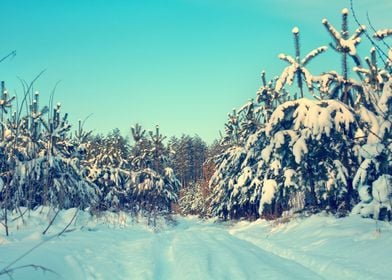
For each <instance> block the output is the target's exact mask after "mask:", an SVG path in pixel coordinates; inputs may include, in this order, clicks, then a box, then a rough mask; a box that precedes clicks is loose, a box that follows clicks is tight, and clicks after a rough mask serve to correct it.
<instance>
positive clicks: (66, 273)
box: [0, 212, 392, 280]
mask: <svg viewBox="0 0 392 280" xmlns="http://www.w3.org/2000/svg"><path fill="white" fill-rule="evenodd" d="M69 216H72V213H71V212H70V213H68V214H66V215H64V217H63V218H61V219H59V221H58V225H57V227H56V225H55V226H53V230H52V231H53V232H57V231H58V230H59V229H61V228H62V226H63V225H64V223H65V222H66V221H67V220H68V218H69ZM40 219H41V218H37V220H36V221H35V222H34V219H31V221H30V222H28V223H27V224H25V225H23V227H24V228H23V229H22V230H14V231H13V234H12V236H10V237H9V238H4V236H0V268H1V267H2V266H3V265H4V264H6V263H9V262H10V261H11V260H13V259H14V258H16V257H17V256H19V255H21V254H22V253H23V252H25V251H26V250H28V249H29V248H31V247H33V246H34V245H35V244H37V243H39V242H40V241H42V240H43V237H42V236H41V235H40V232H41V231H42V228H45V226H46V224H45V222H44V221H43V220H42V219H41V220H40ZM178 221H179V222H178V224H177V225H176V226H170V227H167V228H165V229H164V230H161V231H160V232H153V231H152V230H151V229H149V228H147V227H145V226H143V225H141V224H132V223H128V225H127V226H126V227H124V228H119V224H117V225H116V226H115V228H113V224H110V223H106V222H104V223H102V221H100V222H97V221H91V218H90V221H89V222H87V225H85V226H82V225H83V224H86V219H85V220H83V218H82V219H80V220H79V224H78V225H74V226H75V229H76V230H75V231H72V232H70V233H67V234H65V235H64V236H62V237H60V238H55V239H53V240H49V241H47V242H46V243H44V244H43V245H42V247H40V248H38V249H37V250H35V251H33V252H32V253H31V254H30V255H28V256H27V257H26V258H24V259H23V260H22V261H20V262H19V263H18V264H19V265H23V264H31V263H33V264H37V265H43V266H45V267H47V268H50V269H52V270H54V271H56V272H57V273H58V274H59V275H61V277H59V276H56V275H54V274H51V273H45V274H43V273H42V272H41V271H34V270H32V269H25V270H18V271H16V272H15V273H14V274H13V277H14V279H203V280H204V279H235V280H237V279H386V276H388V275H390V274H391V272H392V269H391V268H390V265H389V263H390V262H391V261H392V260H391V256H390V254H389V251H388V248H390V246H391V245H392V228H391V226H390V225H387V224H386V225H385V226H384V228H383V229H382V232H383V233H382V234H381V236H380V237H375V236H374V234H373V233H374V232H373V223H372V222H368V223H367V222H366V221H365V222H364V220H355V219H348V220H346V221H344V220H343V219H341V220H336V219H333V218H327V217H326V218H324V217H319V218H317V217H315V218H309V219H306V220H304V221H301V222H297V221H293V222H291V223H289V224H286V225H280V226H279V225H278V226H273V225H271V223H269V222H266V221H257V222H255V223H247V222H243V223H239V224H237V225H234V226H229V225H222V224H214V223H212V222H201V221H199V220H198V219H195V218H190V219H184V218H179V220H178ZM19 227H21V226H20V225H19ZM383 250H384V251H383ZM369 256H372V259H371V260H370V259H369ZM0 279H8V277H6V276H3V277H1V276H0Z"/></svg>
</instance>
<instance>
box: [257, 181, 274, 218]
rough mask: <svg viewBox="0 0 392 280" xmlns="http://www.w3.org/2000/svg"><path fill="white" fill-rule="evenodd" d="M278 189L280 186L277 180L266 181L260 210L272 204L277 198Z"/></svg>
mask: <svg viewBox="0 0 392 280" xmlns="http://www.w3.org/2000/svg"><path fill="white" fill-rule="evenodd" d="M277 188H278V184H277V183H276V181H275V180H273V179H268V180H265V181H264V185H263V192H262V195H261V201H260V208H262V207H263V206H264V204H271V203H272V200H273V199H274V197H275V191H276V189H277ZM261 212H262V211H261ZM261 212H260V213H261Z"/></svg>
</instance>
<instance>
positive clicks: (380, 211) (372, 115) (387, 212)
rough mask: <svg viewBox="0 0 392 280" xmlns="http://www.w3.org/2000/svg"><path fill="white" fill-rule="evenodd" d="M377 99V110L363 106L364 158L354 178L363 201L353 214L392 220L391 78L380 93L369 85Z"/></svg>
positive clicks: (360, 153) (361, 148)
mask: <svg viewBox="0 0 392 280" xmlns="http://www.w3.org/2000/svg"><path fill="white" fill-rule="evenodd" d="M368 90H370V91H373V92H372V93H371V94H370V95H371V96H373V97H375V98H377V100H376V102H377V103H376V104H375V106H374V107H373V108H375V110H374V111H371V110H369V109H367V108H366V107H365V106H364V107H362V108H361V110H360V111H359V114H360V116H361V124H362V126H363V131H364V133H362V134H363V135H364V136H363V137H362V139H363V145H362V146H361V147H360V149H359V158H360V159H361V160H362V162H361V164H360V166H359V168H358V171H357V173H356V175H355V177H354V187H355V188H356V189H357V190H358V193H359V197H360V200H361V201H360V203H359V204H358V205H357V206H356V207H355V208H354V209H353V213H356V214H360V215H362V216H364V217H372V218H375V219H381V220H385V219H387V220H391V219H392V175H391V174H392V141H391V139H392V78H390V79H389V81H388V82H387V83H385V84H384V87H383V90H382V93H381V94H378V93H377V92H375V91H377V88H371V87H369V88H368Z"/></svg>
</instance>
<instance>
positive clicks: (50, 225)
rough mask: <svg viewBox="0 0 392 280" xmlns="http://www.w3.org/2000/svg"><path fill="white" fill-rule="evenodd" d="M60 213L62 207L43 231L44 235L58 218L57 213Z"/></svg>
mask: <svg viewBox="0 0 392 280" xmlns="http://www.w3.org/2000/svg"><path fill="white" fill-rule="evenodd" d="M59 213H60V208H59V209H58V210H57V212H56V214H55V215H54V217H53V219H52V220H51V221H50V223H49V225H48V226H47V227H46V229H45V230H44V231H43V232H42V235H45V234H46V232H47V231H48V229H49V228H50V227H51V225H52V224H53V222H54V220H55V219H56V217H57V215H58V214H59Z"/></svg>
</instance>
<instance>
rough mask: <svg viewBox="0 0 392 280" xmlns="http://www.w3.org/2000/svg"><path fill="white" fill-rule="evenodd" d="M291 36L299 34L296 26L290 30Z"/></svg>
mask: <svg viewBox="0 0 392 280" xmlns="http://www.w3.org/2000/svg"><path fill="white" fill-rule="evenodd" d="M292 32H293V34H298V33H299V28H298V27H297V26H296V27H294V28H293V30H292Z"/></svg>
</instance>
